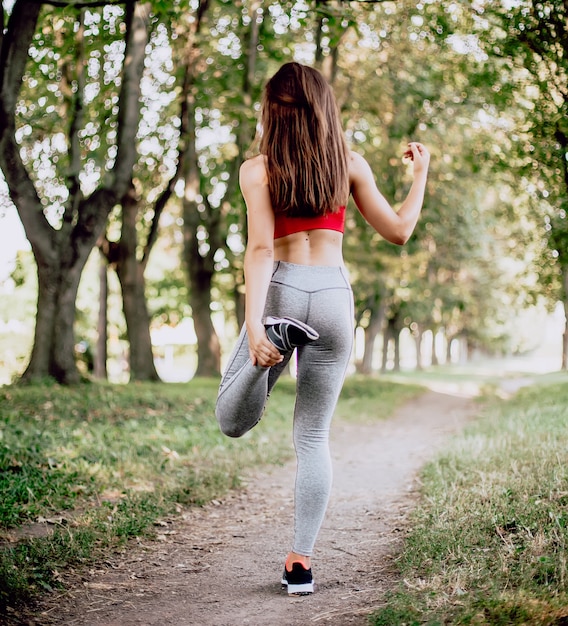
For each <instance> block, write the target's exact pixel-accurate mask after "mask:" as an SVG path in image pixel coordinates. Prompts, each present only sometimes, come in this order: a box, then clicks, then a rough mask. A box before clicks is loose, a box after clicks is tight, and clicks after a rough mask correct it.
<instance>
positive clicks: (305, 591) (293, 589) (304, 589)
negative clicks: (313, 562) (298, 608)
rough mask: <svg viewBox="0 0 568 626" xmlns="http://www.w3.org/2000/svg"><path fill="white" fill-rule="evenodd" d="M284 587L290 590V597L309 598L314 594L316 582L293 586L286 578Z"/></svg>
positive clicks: (283, 583)
mask: <svg viewBox="0 0 568 626" xmlns="http://www.w3.org/2000/svg"><path fill="white" fill-rule="evenodd" d="M282 587H287V588H288V595H289V596H309V595H311V594H312V593H313V592H314V582H313V581H312V582H311V583H302V584H301V585H291V584H290V583H289V582H288V581H287V580H286V579H285V578H284V577H283V578H282Z"/></svg>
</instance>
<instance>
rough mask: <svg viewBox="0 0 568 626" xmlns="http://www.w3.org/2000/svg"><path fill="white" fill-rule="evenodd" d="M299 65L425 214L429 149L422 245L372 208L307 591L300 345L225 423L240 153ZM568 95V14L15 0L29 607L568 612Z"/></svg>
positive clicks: (226, 617)
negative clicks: (382, 223)
mask: <svg viewBox="0 0 568 626" xmlns="http://www.w3.org/2000/svg"><path fill="white" fill-rule="evenodd" d="M291 60H296V61H299V62H301V63H304V64H308V65H311V66H314V67H316V68H318V69H319V70H320V71H321V72H322V73H323V75H324V76H325V77H326V79H327V80H328V81H329V83H330V84H331V86H332V88H333V91H334V93H335V95H336V98H337V101H338V104H339V109H340V114H341V118H342V121H343V125H344V128H345V134H346V138H347V142H348V144H349V147H350V148H351V149H352V150H354V151H356V152H359V153H361V154H362V155H364V157H365V158H366V159H367V161H368V162H369V164H370V165H371V168H372V170H373V173H374V176H375V179H376V181H377V185H378V187H379V189H380V191H381V192H382V194H383V195H384V196H385V197H386V198H387V199H388V200H389V202H390V203H391V204H392V206H393V207H394V208H395V209H396V208H397V207H398V206H400V203H401V202H402V200H403V199H404V197H405V194H406V192H407V191H408V188H409V186H410V184H411V181H412V165H411V164H410V163H407V162H405V160H404V159H403V158H402V155H403V154H404V152H405V150H406V149H407V145H408V142H409V141H420V142H422V143H423V144H424V145H426V146H427V147H428V150H429V151H430V153H431V162H430V172H429V178H428V184H427V191H426V197H425V201H424V209H423V212H422V215H421V217H420V219H419V222H418V225H417V227H416V230H415V232H414V234H413V235H412V238H411V239H410V240H409V241H408V243H406V244H405V245H404V246H395V245H393V244H391V243H388V242H386V241H385V240H383V239H381V237H379V236H378V235H377V234H375V233H374V231H373V229H371V228H370V227H369V225H368V224H366V222H365V220H364V219H363V217H362V216H361V214H360V213H359V212H358V210H357V208H356V206H355V205H354V204H353V203H350V204H349V206H348V207H347V218H346V227H345V233H344V238H343V251H344V258H345V265H346V267H347V270H348V272H349V276H350V281H351V284H352V286H353V294H354V304H355V308H354V314H355V316H354V322H355V327H354V328H355V331H354V334H355V336H354V339H355V341H354V349H353V353H352V356H351V360H350V365H349V369H348V372H347V377H346V382H345V385H344V388H343V391H342V394H341V397H340V400H339V404H338V406H337V410H336V414H335V416H334V423H333V426H332V457H333V464H334V488H333V493H332V499H331V502H330V507H329V511H328V515H327V517H326V520H325V522H324V526H323V528H322V531H321V545H319V546H318V548H317V552H316V553H315V554H314V576H315V581H316V592H315V593H314V595H313V596H309V597H307V596H306V597H300V598H288V596H287V595H286V594H285V593H283V592H282V590H281V588H280V576H281V573H282V569H281V568H282V562H283V561H282V559H283V557H284V556H285V554H286V552H287V551H288V550H289V541H290V537H291V532H292V531H291V526H292V515H293V478H294V468H295V465H294V450H293V445H292V416H293V411H294V393H295V377H296V371H295V366H294V363H293V361H292V362H291V364H290V367H289V370H288V371H287V372H286V373H285V375H284V376H283V377H282V379H281V380H280V381H279V382H278V385H277V386H276V388H275V389H274V391H273V393H272V394H271V396H270V399H269V402H268V404H267V407H266V411H265V414H264V416H263V418H262V420H261V422H260V423H259V424H258V425H257V426H256V427H255V428H254V429H253V430H252V431H250V433H248V434H247V435H246V436H245V437H243V438H242V439H239V440H232V439H229V438H226V437H224V436H223V435H222V434H221V432H220V431H219V427H218V425H217V422H216V420H215V416H214V408H215V400H216V395H217V389H218V386H219V380H220V376H221V373H222V372H223V369H224V367H225V365H226V362H227V358H228V356H229V353H230V350H231V348H232V346H233V345H234V342H235V340H236V338H237V336H238V332H239V329H240V327H241V326H242V324H243V321H244V276H243V257H244V251H245V247H246V243H247V231H246V211H245V206H244V202H243V199H242V196H241V193H240V189H239V168H240V166H241V164H242V163H243V162H244V161H245V160H246V159H247V158H248V157H250V156H252V155H254V154H256V152H255V150H256V149H257V148H256V143H255V137H257V134H258V131H259V123H258V114H259V107H260V100H261V95H262V89H263V86H264V84H265V83H266V80H267V79H268V78H269V77H270V76H271V75H273V74H274V72H275V71H276V70H277V69H278V67H279V66H280V65H281V64H282V63H284V62H287V61H291ZM567 85H568V4H567V3H566V1H565V0H543V1H537V0H472V1H463V0H462V1H458V0H439V1H436V2H434V1H431V0H397V1H396V2H395V1H389V0H377V1H348V0H290V1H282V2H276V1H272V0H266V1H264V0H239V1H236V2H228V1H226V0H173V1H170V0H168V1H167V2H166V1H165V0H148V1H146V2H144V1H135V0H123V1H121V2H118V1H116V0H108V1H105V0H53V1H52V2H42V1H41V0H38V1H33V2H31V1H29V0H3V2H2V29H1V31H0V623H1V624H6V625H8V626H18V625H24V624H26V625H27V624H33V625H36V626H50V625H55V624H66V625H68V626H71V625H72V624H73V625H79V624H80V625H85V626H87V625H89V626H90V625H91V624H100V625H106V626H111V625H120V626H128V625H130V624H132V625H134V624H139V625H140V624H141V625H143V626H149V625H153V624H156V625H158V624H159V625H160V626H164V625H166V624H172V625H175V626H184V625H192V626H193V625H195V626H208V625H210V626H238V625H240V624H248V625H249V626H300V625H302V626H304V625H306V624H312V623H313V624H316V625H319V624H331V625H333V626H344V625H349V624H357V625H360V626H363V625H367V626H379V625H380V626H383V625H390V626H402V625H407V626H411V625H419V624H430V625H432V626H433V625H437V624H440V625H441V624H476V625H485V624H487V625H499V626H508V625H521V624H527V625H533V624H534V625H542V626H545V625H546V626H548V625H550V626H552V625H561V624H568V560H567V555H568V545H567V544H568V446H567V445H566V443H567V440H568V385H567V382H568V375H567V372H568V331H567V328H568V326H567V324H568V217H567V211H568V86H567ZM301 156H302V155H298V158H299V159H301Z"/></svg>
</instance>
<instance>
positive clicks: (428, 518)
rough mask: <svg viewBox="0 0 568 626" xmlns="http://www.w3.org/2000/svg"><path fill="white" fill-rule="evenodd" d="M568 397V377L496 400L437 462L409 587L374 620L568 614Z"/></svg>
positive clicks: (503, 619)
mask: <svg viewBox="0 0 568 626" xmlns="http://www.w3.org/2000/svg"><path fill="white" fill-rule="evenodd" d="M567 401H568V392H567V386H566V383H565V381H564V382H562V383H561V384H556V385H551V386H542V387H541V386H535V387H532V388H529V389H526V390H523V391H521V392H519V393H518V394H517V396H515V398H514V399H513V400H510V401H508V402H499V403H497V402H494V403H493V404H492V405H490V406H489V407H488V408H487V409H486V411H485V415H484V417H483V419H481V420H480V421H479V422H478V423H476V424H475V425H474V426H472V427H471V428H469V429H468V430H467V432H466V433H465V434H464V435H463V436H461V437H459V438H458V439H457V440H456V441H455V443H454V445H453V446H452V448H451V449H450V450H449V451H448V452H447V453H444V454H443V455H441V456H440V457H439V458H438V459H437V460H436V461H435V462H433V463H431V464H429V465H428V466H427V468H426V469H425V471H424V473H423V485H424V486H423V490H424V495H423V500H422V503H421V505H420V507H419V508H418V509H417V511H416V512H415V513H414V514H413V516H412V519H411V528H410V534H409V537H408V540H407V543H406V546H405V549H404V553H403V555H402V558H401V560H400V567H401V574H402V577H403V579H404V580H405V581H406V585H407V588H406V590H404V591H403V590H400V591H398V592H397V593H396V594H394V595H392V597H391V598H390V600H389V609H388V610H386V611H385V612H382V611H381V612H379V613H378V615H377V621H376V622H374V623H376V624H389V623H392V624H394V623H396V621H388V620H389V619H391V617H389V616H392V615H394V616H398V618H399V619H402V616H411V617H412V618H414V619H415V620H416V623H420V624H422V623H427V624H435V623H452V624H528V623H530V624H549V623H555V622H554V619H555V618H561V617H562V616H563V615H564V616H565V613H562V612H561V610H562V609H563V608H565V607H566V605H567V602H568V588H567V585H566V581H567V574H568V571H567V568H566V559H565V555H566V549H567V548H568V517H567V515H566V504H567V501H566V482H567V480H568V471H567V469H566V468H567V467H568V457H567V453H566V446H565V441H566V429H567V426H566V403H567ZM392 619H396V617H395V618H392ZM405 619H406V618H405ZM401 623H402V622H401ZM409 623H412V622H409Z"/></svg>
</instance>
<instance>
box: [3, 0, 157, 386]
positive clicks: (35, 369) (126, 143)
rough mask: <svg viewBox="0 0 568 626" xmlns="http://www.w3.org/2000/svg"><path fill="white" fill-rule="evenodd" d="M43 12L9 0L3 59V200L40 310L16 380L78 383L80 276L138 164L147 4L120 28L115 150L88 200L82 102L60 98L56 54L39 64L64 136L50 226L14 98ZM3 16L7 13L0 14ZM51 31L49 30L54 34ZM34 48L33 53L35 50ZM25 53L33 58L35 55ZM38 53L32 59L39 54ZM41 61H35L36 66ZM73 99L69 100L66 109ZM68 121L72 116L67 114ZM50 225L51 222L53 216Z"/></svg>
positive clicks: (55, 14)
mask: <svg viewBox="0 0 568 626" xmlns="http://www.w3.org/2000/svg"><path fill="white" fill-rule="evenodd" d="M41 10H42V5H41V4H40V3H29V2H25V1H24V0H16V2H15V4H14V6H13V9H12V13H11V15H10V18H9V21H8V24H7V28H6V31H5V33H4V36H3V39H2V49H1V52H0V86H1V91H0V167H1V169H2V171H3V173H4V177H5V179H6V182H7V184H8V188H9V192H10V197H11V199H12V201H13V203H14V205H15V206H16V208H17V210H18V213H19V215H20V218H21V220H22V223H23V225H24V229H25V232H26V236H27V238H28V239H29V241H30V244H31V246H32V250H33V253H34V258H35V260H36V263H37V272H38V305H37V318H36V329H35V336H34V345H33V349H32V354H31V358H30V362H29V364H28V366H27V368H26V371H25V372H24V374H23V379H25V380H32V379H37V378H43V377H48V376H49V377H53V378H55V379H56V380H57V381H59V382H61V383H65V384H70V383H75V382H77V381H78V380H80V374H79V371H78V369H77V366H76V363H75V357H74V347H75V340H74V332H73V325H74V320H75V299H76V295H77V289H78V285H79V280H80V277H81V272H82V270H83V267H84V265H85V263H86V260H87V257H88V256H89V254H90V252H91V250H92V249H93V247H94V245H95V244H96V242H97V241H98V239H99V238H100V236H101V234H102V232H103V230H104V227H105V224H106V220H107V217H108V215H109V213H110V211H111V210H112V209H113V207H114V206H116V205H117V204H118V203H119V202H120V201H121V199H122V198H123V197H124V195H125V193H126V192H127V190H128V189H129V186H130V181H131V179H132V168H133V165H134V163H135V160H136V148H135V137H136V132H137V126H138V117H139V95H140V76H141V73H142V70H143V62H144V54H145V46H146V43H147V41H148V25H147V11H148V6H147V5H139V4H137V3H135V2H134V1H133V0H129V1H128V2H126V15H125V17H126V19H125V23H126V28H125V33H124V56H123V59H124V63H123V65H122V73H121V78H120V80H121V89H120V97H119V101H118V103H117V106H116V109H117V111H116V117H115V120H116V144H115V146H114V149H113V152H114V159H113V160H112V164H111V165H110V166H109V168H108V171H107V172H106V174H105V176H104V177H101V179H100V181H99V184H98V186H97V187H96V188H95V189H94V191H92V193H90V194H88V195H86V194H84V193H83V192H82V190H81V183H80V179H81V164H82V162H83V160H82V158H81V150H82V149H84V142H83V146H82V145H81V143H82V142H81V135H80V130H81V114H82V111H83V107H82V105H83V103H82V102H81V101H80V98H81V97H82V93H81V90H80V89H78V90H77V91H76V92H75V93H71V94H66V93H64V92H63V91H62V90H64V89H65V87H66V80H65V76H64V72H65V71H67V70H68V69H69V68H68V67H64V66H63V67H60V66H58V55H57V54H56V53H55V51H54V50H53V49H48V51H47V55H46V56H47V58H45V59H42V62H41V67H40V69H39V71H40V72H45V73H47V74H50V75H52V76H56V75H57V76H59V77H60V81H61V85H60V86H59V88H58V89H57V90H56V94H55V95H56V96H57V98H58V101H59V107H56V106H54V105H53V103H52V102H49V105H48V108H47V110H46V111H45V114H46V116H47V118H48V119H50V120H54V118H57V122H54V126H55V124H56V123H59V126H58V131H59V135H58V136H60V137H65V138H66V143H67V147H66V149H65V150H62V152H64V153H65V157H64V158H62V160H65V165H66V172H65V173H64V174H61V178H60V180H62V181H64V184H62V187H63V190H62V194H61V195H62V197H61V209H62V210H61V215H60V216H59V219H57V218H55V219H54V221H55V222H56V226H53V225H52V224H51V223H50V221H49V219H48V217H47V216H46V205H47V204H48V202H49V200H48V199H47V197H46V195H44V196H43V201H42V197H40V193H41V192H44V194H45V189H42V185H41V179H39V178H38V176H37V169H34V168H31V167H26V165H25V164H24V161H23V160H22V156H21V154H22V151H23V150H26V149H27V151H28V156H29V157H30V159H31V157H32V155H33V152H34V145H36V148H37V142H38V141H39V140H38V139H37V138H34V139H33V141H32V142H28V143H27V145H24V146H23V147H22V145H21V144H22V141H21V140H20V141H19V140H18V139H19V137H21V136H24V137H25V136H26V134H32V133H33V129H32V128H31V127H30V126H29V124H27V123H26V122H25V121H24V122H21V121H20V113H21V111H22V105H21V103H19V102H18V97H19V93H20V89H21V85H22V81H23V80H24V78H25V79H26V80H27V81H34V80H36V79H35V78H34V77H33V76H30V75H28V76H27V77H25V70H26V63H27V61H28V52H29V51H30V50H32V45H33V43H34V35H35V38H36V39H37V40H38V44H39V45H38V48H37V50H40V49H41V38H42V37H43V34H42V31H41V30H40V31H39V32H37V33H36V24H37V21H38V18H39V16H40V12H41ZM3 15H4V12H3ZM42 18H43V20H44V21H49V20H50V19H60V20H62V22H63V23H65V17H64V16H62V13H61V12H60V11H56V10H53V9H45V10H44V13H43V15H42ZM52 32H54V31H52ZM81 37H82V29H81V28H79V29H77V31H76V36H75V43H74V45H76V46H78V47H80V46H81V45H82V44H81ZM37 50H36V52H37ZM33 54H34V52H33V50H32V54H31V56H32V58H33ZM38 54H39V53H38ZM38 58H39V57H38V56H36V60H37V59H38ZM84 69H85V68H84V67H82V66H81V65H80V64H79V65H78V66H77V67H76V68H75V71H76V77H77V81H80V80H81V76H82V73H83V71H84ZM73 98H76V100H75V101H74V102H73ZM47 102H48V98H47V97H45V99H44V100H43V102H42V100H41V99H40V100H39V101H38V102H37V103H35V102H28V104H27V109H28V110H29V111H32V112H37V111H38V108H39V109H41V108H42V104H43V106H45V104H46V103H47ZM68 116H69V117H68ZM37 152H39V153H40V158H42V159H44V161H45V162H51V164H50V167H55V162H56V161H58V160H59V156H60V155H59V154H57V153H56V151H55V150H53V149H51V151H48V153H42V151H41V149H38V150H37ZM52 219H53V217H52Z"/></svg>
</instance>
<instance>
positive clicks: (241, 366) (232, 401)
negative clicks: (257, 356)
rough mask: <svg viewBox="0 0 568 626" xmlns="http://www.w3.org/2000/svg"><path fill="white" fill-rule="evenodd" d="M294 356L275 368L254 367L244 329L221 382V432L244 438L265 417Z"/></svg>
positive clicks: (217, 408) (218, 406)
mask: <svg viewBox="0 0 568 626" xmlns="http://www.w3.org/2000/svg"><path fill="white" fill-rule="evenodd" d="M290 356H291V353H290V354H288V355H285V357H284V360H283V361H282V362H281V363H279V364H278V365H276V366H274V367H260V366H258V365H253V364H252V361H251V360H250V356H249V348H248V338H247V333H246V329H245V327H244V326H243V328H242V329H241V332H240V335H239V338H238V340H237V344H236V345H235V348H234V349H233V352H232V354H231V356H230V358H229V363H228V364H227V367H226V369H225V372H224V374H223V378H222V379H221V384H220V386H219V395H218V396H217V403H216V406H215V416H216V417H217V421H218V423H219V427H220V429H221V432H222V433H223V434H225V435H227V436H228V437H242V436H243V435H244V434H245V433H247V432H248V431H249V430H250V429H251V428H253V427H254V426H256V424H258V422H259V421H260V418H261V417H262V414H263V412H264V407H265V405H266V400H267V397H268V394H269V393H270V390H271V389H272V387H273V386H274V383H275V382H276V380H277V379H278V376H280V374H281V373H282V371H283V370H284V368H285V367H286V364H287V363H288V361H289V360H290Z"/></svg>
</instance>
